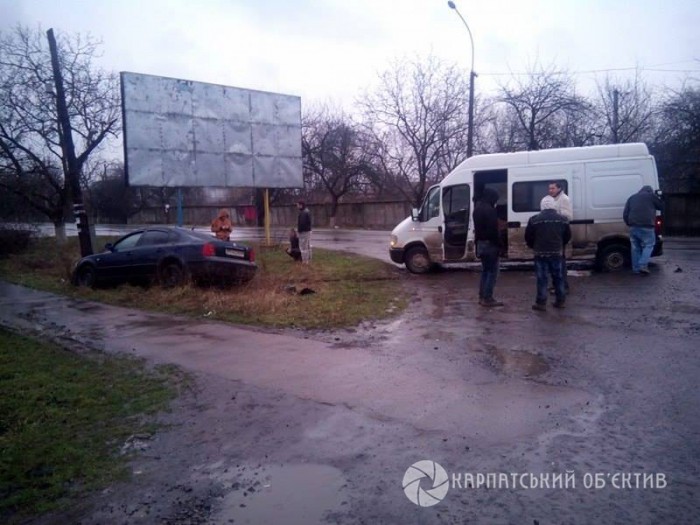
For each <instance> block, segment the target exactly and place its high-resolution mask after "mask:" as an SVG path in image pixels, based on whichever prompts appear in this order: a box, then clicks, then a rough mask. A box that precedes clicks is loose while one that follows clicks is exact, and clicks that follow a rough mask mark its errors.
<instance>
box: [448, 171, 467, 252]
mask: <svg viewBox="0 0 700 525" xmlns="http://www.w3.org/2000/svg"><path fill="white" fill-rule="evenodd" d="M470 199H471V191H470V187H469V185H468V184H457V185H454V186H446V187H444V188H443V189H442V210H443V218H444V231H443V249H444V257H445V261H457V260H460V259H463V258H464V255H465V252H466V246H467V232H468V231H469V216H470V212H471V209H470V204H471V202H470Z"/></svg>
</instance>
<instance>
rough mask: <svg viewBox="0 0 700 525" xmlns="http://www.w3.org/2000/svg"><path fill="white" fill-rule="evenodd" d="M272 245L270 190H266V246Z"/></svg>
mask: <svg viewBox="0 0 700 525" xmlns="http://www.w3.org/2000/svg"><path fill="white" fill-rule="evenodd" d="M270 245H271V243H270V190H269V189H268V188H265V246H270Z"/></svg>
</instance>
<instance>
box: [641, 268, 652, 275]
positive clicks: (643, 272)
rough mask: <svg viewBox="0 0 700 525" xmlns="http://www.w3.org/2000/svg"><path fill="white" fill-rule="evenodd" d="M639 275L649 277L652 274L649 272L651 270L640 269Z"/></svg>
mask: <svg viewBox="0 0 700 525" xmlns="http://www.w3.org/2000/svg"><path fill="white" fill-rule="evenodd" d="M639 273H641V274H642V275H649V274H650V273H651V272H650V271H649V268H640V269H639Z"/></svg>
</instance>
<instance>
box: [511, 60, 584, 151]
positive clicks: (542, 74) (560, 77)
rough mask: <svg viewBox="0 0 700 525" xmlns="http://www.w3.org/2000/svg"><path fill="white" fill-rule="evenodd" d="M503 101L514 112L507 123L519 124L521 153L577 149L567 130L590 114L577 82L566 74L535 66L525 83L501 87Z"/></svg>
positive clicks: (518, 140)
mask: <svg viewBox="0 0 700 525" xmlns="http://www.w3.org/2000/svg"><path fill="white" fill-rule="evenodd" d="M499 99H500V101H501V102H503V103H504V104H505V105H506V106H508V107H509V108H510V110H509V111H506V112H505V117H506V119H507V121H508V122H509V123H510V124H511V125H512V123H513V122H512V120H510V119H513V118H514V119H515V121H516V122H517V123H518V126H519V127H518V128H517V132H518V133H517V135H516V136H515V137H513V138H515V140H516V142H517V149H527V150H537V149H542V148H549V147H557V146H566V145H574V140H573V137H569V136H567V135H566V132H567V126H568V125H569V124H571V123H572V122H573V121H575V120H580V118H579V117H580V113H582V112H583V113H585V112H587V111H590V104H589V103H588V101H587V100H586V99H585V98H583V97H581V96H578V95H577V94H576V92H575V89H574V82H573V80H572V78H571V77H570V76H569V74H568V73H566V72H561V71H556V70H555V69H554V67H553V66H550V67H549V68H548V69H545V68H542V67H540V66H538V65H535V66H534V67H533V68H532V69H531V71H530V73H529V75H527V77H526V79H525V80H521V79H520V77H514V78H513V79H511V81H510V83H508V84H506V85H502V86H501V87H500V96H499Z"/></svg>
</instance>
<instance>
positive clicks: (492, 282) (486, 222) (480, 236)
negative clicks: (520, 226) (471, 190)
mask: <svg viewBox="0 0 700 525" xmlns="http://www.w3.org/2000/svg"><path fill="white" fill-rule="evenodd" d="M497 202H498V192H497V191H496V190H493V189H491V188H485V189H484V192H483V193H482V194H481V198H480V199H479V202H477V203H476V206H474V240H475V241H476V255H477V257H479V258H480V259H481V283H480V284H479V304H480V305H481V306H485V307H487V308H489V307H493V306H503V303H502V302H500V301H497V300H496V299H494V298H493V289H494V287H495V286H496V278H497V277H498V263H499V262H498V255H499V253H500V251H501V237H500V235H499V233H498V215H497V214H496V203H497Z"/></svg>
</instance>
